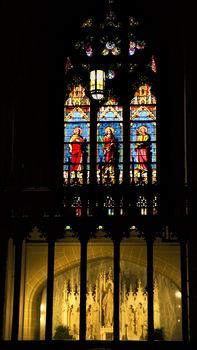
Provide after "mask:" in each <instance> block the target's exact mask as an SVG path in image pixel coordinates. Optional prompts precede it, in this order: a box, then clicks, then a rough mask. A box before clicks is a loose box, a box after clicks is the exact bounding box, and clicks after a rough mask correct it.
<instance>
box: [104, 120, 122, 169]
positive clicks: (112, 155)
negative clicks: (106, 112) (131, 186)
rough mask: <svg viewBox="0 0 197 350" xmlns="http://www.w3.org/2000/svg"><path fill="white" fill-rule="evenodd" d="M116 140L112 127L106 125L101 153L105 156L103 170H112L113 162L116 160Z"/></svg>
mask: <svg viewBox="0 0 197 350" xmlns="http://www.w3.org/2000/svg"><path fill="white" fill-rule="evenodd" d="M117 146H118V143H117V140H116V138H115V136H114V129H113V128H112V127H111V126H107V127H106V129H105V136H104V137H103V147H102V150H103V153H104V157H105V172H107V171H110V173H113V172H114V162H115V161H116V154H117Z"/></svg>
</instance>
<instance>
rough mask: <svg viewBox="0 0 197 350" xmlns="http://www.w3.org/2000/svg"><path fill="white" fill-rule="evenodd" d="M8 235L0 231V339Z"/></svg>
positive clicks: (1, 333)
mask: <svg viewBox="0 0 197 350" xmlns="http://www.w3.org/2000/svg"><path fill="white" fill-rule="evenodd" d="M8 240H9V233H8V232H7V230H6V229H5V228H4V227H1V231H0V276H1V288H0V339H2V338H3V322H4V301H5V279H6V259H7V251H8Z"/></svg>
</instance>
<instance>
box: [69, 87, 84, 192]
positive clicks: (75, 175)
mask: <svg viewBox="0 0 197 350" xmlns="http://www.w3.org/2000/svg"><path fill="white" fill-rule="evenodd" d="M84 102H85V103H86V105H84ZM88 104H89V101H88V99H87V98H86V97H85V93H84V89H83V88H82V87H81V86H78V87H75V88H74V89H73V90H72V92H71V93H70V95H69V98H68V99H67V101H66V102H65V109H64V181H65V183H66V184H71V185H82V184H84V183H86V182H88V181H89V155H90V150H89V148H90V146H89V134H90V106H89V105H88Z"/></svg>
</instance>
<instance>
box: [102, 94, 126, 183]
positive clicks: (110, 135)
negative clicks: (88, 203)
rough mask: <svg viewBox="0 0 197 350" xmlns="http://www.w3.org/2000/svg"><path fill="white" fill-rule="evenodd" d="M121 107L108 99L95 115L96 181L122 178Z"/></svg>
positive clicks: (109, 181) (114, 180) (115, 180)
mask: <svg viewBox="0 0 197 350" xmlns="http://www.w3.org/2000/svg"><path fill="white" fill-rule="evenodd" d="M122 142H123V117H122V107H119V106H118V105H115V101H113V100H110V101H108V102H107V103H106V105H104V106H102V107H101V108H100V109H99V112H98V116H97V181H98V183H102V184H106V185H110V184H114V183H120V182H122V178H123V144H122Z"/></svg>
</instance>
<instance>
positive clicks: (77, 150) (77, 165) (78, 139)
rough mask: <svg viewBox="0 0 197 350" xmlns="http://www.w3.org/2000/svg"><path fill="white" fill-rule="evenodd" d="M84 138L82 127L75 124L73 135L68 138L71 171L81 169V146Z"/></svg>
mask: <svg viewBox="0 0 197 350" xmlns="http://www.w3.org/2000/svg"><path fill="white" fill-rule="evenodd" d="M84 142H85V140H84V138H83V136H82V129H81V128H80V127H79V126H76V127H75V128H74V130H73V135H72V136H71V138H70V143H69V150H70V153H71V155H72V157H71V164H72V166H71V169H70V170H71V171H81V165H82V162H83V146H84Z"/></svg>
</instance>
